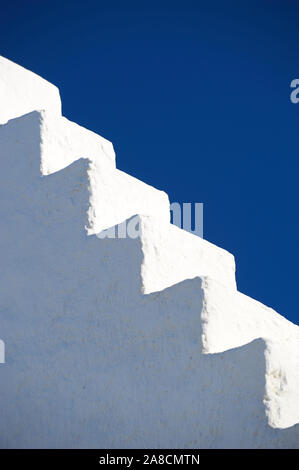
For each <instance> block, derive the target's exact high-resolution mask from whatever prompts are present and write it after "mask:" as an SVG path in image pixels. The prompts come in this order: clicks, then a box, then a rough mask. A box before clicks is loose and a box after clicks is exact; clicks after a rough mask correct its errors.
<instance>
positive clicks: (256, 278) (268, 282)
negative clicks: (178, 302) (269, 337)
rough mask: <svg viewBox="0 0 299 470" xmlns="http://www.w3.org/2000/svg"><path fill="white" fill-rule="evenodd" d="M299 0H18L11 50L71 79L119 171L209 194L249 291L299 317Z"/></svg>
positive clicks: (207, 205)
mask: <svg viewBox="0 0 299 470" xmlns="http://www.w3.org/2000/svg"><path fill="white" fill-rule="evenodd" d="M298 21H299V5H298V2H296V1H283V0H281V1H277V0H272V1H270V0H269V1H265V0H259V1H255V0H252V1H242V2H240V1H229V0H227V1H200V0H197V1H190V0H184V1H175V0H172V1H166V0H165V1H163V0H160V1H159V2H157V1H154V0H153V1H150V2H148V1H141V0H140V1H138V2H137V1H130V0H128V1H113V0H109V2H108V1H101V0H98V1H94V0H85V1H84V2H76V1H65V0H61V1H56V0H53V1H51V2H50V1H47V0H43V2H41V1H40V0H38V1H37V0H36V1H33V0H27V1H26V2H25V1H24V0H23V1H14V0H12V1H11V2H10V3H8V2H7V3H6V4H2V5H1V29H0V47H1V49H0V54H2V55H4V56H6V57H7V58H9V59H11V60H13V61H16V62H17V63H19V64H21V65H23V66H25V67H26V68H29V69H30V70H33V71H34V72H36V73H38V74H40V75H42V76H43V77H45V78H46V79H48V80H49V81H51V82H53V83H55V84H56V85H57V86H59V88H60V90H61V95H62V100H63V112H64V115H65V116H66V117H68V118H69V119H71V120H74V121H76V122H78V123H79V124H81V125H83V126H85V127H87V128H89V129H91V130H93V131H95V132H97V133H99V134H101V135H103V136H104V137H106V138H108V139H109V140H112V141H113V143H114V145H115V149H116V152H117V162H118V167H119V168H120V169H122V170H124V171H126V172H128V173H130V174H132V175H134V176H135V177H137V178H140V179H142V180H143V181H145V182H147V183H149V184H151V185H153V186H156V187H157V188H159V189H163V190H165V191H167V192H168V194H169V196H170V200H171V201H178V202H203V203H204V210H205V214H204V231H205V238H207V239H208V240H209V241H211V242H213V243H216V244H217V245H219V246H222V247H223V248H226V249H227V250H229V251H231V252H232V253H233V254H234V255H235V257H236V263H237V282H238V286H239V289H240V290H241V291H242V292H244V293H246V294H248V295H250V296H252V297H254V298H256V299H258V300H260V301H262V302H263V303H265V304H267V305H269V306H271V307H273V308H275V309H276V310H277V311H278V312H280V313H281V314H283V315H285V316H286V317H288V318H289V319H290V320H292V321H294V322H297V323H299V312H298V308H297V282H298V266H299V255H298V238H299V236H298V235H299V224H298V220H297V214H298V169H299V168H298V166H299V165H298V158H299V138H298V135H299V103H298V104H297V105H294V104H292V103H291V101H290V92H291V89H290V82H291V80H293V79H294V78H299V46H298V44H299V41H298V39H299V29H298Z"/></svg>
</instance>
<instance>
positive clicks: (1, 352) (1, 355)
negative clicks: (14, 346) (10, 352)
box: [0, 339, 5, 364]
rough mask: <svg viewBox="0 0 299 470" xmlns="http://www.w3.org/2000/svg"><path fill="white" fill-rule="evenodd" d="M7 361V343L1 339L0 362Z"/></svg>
mask: <svg viewBox="0 0 299 470" xmlns="http://www.w3.org/2000/svg"><path fill="white" fill-rule="evenodd" d="M4 363H5V343H4V341H2V339H0V364H4Z"/></svg>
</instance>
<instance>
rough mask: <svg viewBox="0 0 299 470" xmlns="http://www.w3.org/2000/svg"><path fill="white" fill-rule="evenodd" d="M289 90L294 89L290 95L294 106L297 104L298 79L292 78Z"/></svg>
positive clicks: (298, 94) (298, 98)
mask: <svg viewBox="0 0 299 470" xmlns="http://www.w3.org/2000/svg"><path fill="white" fill-rule="evenodd" d="M290 87H291V88H294V90H293V91H292V93H291V95H290V99H291V102H292V103H294V104H297V103H299V78H294V80H292V81H291V85H290Z"/></svg>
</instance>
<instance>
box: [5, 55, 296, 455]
mask: <svg viewBox="0 0 299 470" xmlns="http://www.w3.org/2000/svg"><path fill="white" fill-rule="evenodd" d="M3 83H4V84H5V87H6V89H5V92H3ZM22 91H24V93H23V92H22ZM7 96H8V97H9V98H7ZM0 100H1V107H0V108H1V114H0V122H2V123H5V122H6V121H7V120H8V119H9V118H14V119H12V120H10V121H9V122H8V123H6V124H4V125H2V126H0V158H1V168H2V171H1V173H0V198H1V205H0V220H1V232H0V252H1V271H0V337H1V338H2V340H3V341H4V343H5V348H6V363H5V364H2V365H1V367H0V376H1V382H0V383H1V385H0V413H1V420H0V447H2V448H13V447H22V448H26V447H34V448H35V447H37V448H47V447H51V448H59V447H62V448H63V447H70V448H74V447H82V448H84V447H89V448H90V447H96V448H134V447H141V448H161V447H162V448H194V447H198V448H220V447H254V448H255V447H262V448H269V447H271V448H273V447H277V448H284V447H289V448H295V447H299V426H298V424H296V423H298V421H299V406H298V387H299V353H298V327H297V326H295V325H293V324H292V323H290V322H288V321H287V320H286V319H284V318H283V317H281V316H280V315H278V314H277V313H276V312H274V311H273V310H271V309H269V308H267V307H265V306H263V305H261V304H260V303H259V302H256V301H255V300H252V299H250V298H248V297H247V296H245V295H243V294H241V293H240V292H238V291H237V289H236V284H235V265H234V258H233V256H232V255H230V254H229V253H227V252H226V251H225V250H222V249H220V248H218V247H216V246H214V245H212V244H210V243H208V242H206V241H204V240H202V239H200V238H197V237H195V236H194V235H192V234H189V233H187V232H185V231H183V230H180V229H178V228H177V227H174V226H172V225H171V224H170V223H169V203H168V198H167V196H166V195H165V193H163V192H161V191H158V190H156V189H154V188H151V187H149V186H147V185H145V184H144V183H142V182H140V181H138V180H136V179H135V178H132V177H131V176H129V175H126V174H125V173H123V172H121V171H120V170H118V169H116V167H115V155H114V151H113V147H112V144H110V142H108V141H106V140H105V139H103V138H102V137H99V136H97V135H95V134H94V133H92V132H90V131H87V130H85V129H83V128H82V127H80V126H77V125H76V124H74V123H71V122H69V121H67V120H66V119H65V118H63V117H62V116H61V114H60V108H59V107H60V102H59V94H58V92H57V89H56V88H55V87H53V86H52V85H50V84H48V83H47V82H45V81H44V80H42V79H40V78H39V77H37V76H35V75H33V74H31V73H30V72H28V71H25V70H24V69H22V68H20V67H19V66H16V65H15V64H12V63H11V62H9V61H7V60H6V59H2V58H1V59H0ZM25 113H29V114H26V115H23V114H25ZM135 214H139V217H138V219H137V222H138V223H139V225H140V228H141V230H140V236H139V237H137V238H135V239H130V238H126V239H99V238H98V237H97V236H96V233H97V232H99V231H101V230H103V229H106V228H109V227H111V226H113V225H114V224H118V223H120V222H123V221H124V220H125V219H128V220H129V223H130V220H131V221H132V220H133V219H132V216H134V215H135ZM1 344H2V343H1Z"/></svg>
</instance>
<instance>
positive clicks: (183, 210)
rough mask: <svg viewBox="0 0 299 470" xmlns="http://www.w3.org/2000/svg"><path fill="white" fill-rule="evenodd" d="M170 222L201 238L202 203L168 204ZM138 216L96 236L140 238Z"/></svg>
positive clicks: (101, 237) (102, 237)
mask: <svg viewBox="0 0 299 470" xmlns="http://www.w3.org/2000/svg"><path fill="white" fill-rule="evenodd" d="M170 221H171V223H172V224H173V225H176V226H177V227H179V228H182V229H183V230H186V231H187V232H190V233H193V234H194V235H197V236H198V237H201V238H203V203H202V202H195V203H193V204H192V203H191V202H183V203H182V204H180V203H179V202H173V203H171V204H170ZM139 222H140V219H139V216H138V215H136V216H133V217H131V218H130V219H129V220H125V221H123V222H121V223H120V224H117V225H115V226H113V227H109V228H107V229H105V230H102V231H101V232H100V233H98V234H97V237H98V238H100V239H104V238H133V239H135V238H138V237H139V236H140V231H141V227H140V223H139Z"/></svg>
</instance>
